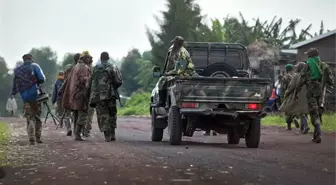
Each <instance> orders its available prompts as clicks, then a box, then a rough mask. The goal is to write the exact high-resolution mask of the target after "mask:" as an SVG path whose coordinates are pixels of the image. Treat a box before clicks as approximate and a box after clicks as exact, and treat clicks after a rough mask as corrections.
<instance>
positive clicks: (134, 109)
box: [118, 92, 151, 116]
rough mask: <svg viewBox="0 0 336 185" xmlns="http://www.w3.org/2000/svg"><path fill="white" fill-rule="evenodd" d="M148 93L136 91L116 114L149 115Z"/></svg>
mask: <svg viewBox="0 0 336 185" xmlns="http://www.w3.org/2000/svg"><path fill="white" fill-rule="evenodd" d="M150 96H151V94H150V93H144V92H140V93H136V94H133V95H132V96H131V99H129V100H127V101H126V102H125V104H124V106H123V107H121V108H119V109H118V115H122V116H130V115H149V104H150Z"/></svg>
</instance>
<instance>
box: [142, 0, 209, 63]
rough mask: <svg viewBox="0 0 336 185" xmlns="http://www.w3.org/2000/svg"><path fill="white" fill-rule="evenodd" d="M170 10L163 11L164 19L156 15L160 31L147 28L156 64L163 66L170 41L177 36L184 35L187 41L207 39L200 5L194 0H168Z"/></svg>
mask: <svg viewBox="0 0 336 185" xmlns="http://www.w3.org/2000/svg"><path fill="white" fill-rule="evenodd" d="M166 6H167V8H168V10H167V11H164V12H162V14H163V20H159V19H158V18H157V17H156V20H157V22H158V24H159V25H160V31H159V32H157V31H151V30H149V29H148V28H147V35H148V39H149V42H150V44H151V46H152V54H153V60H152V63H153V64H154V65H159V66H161V67H162V66H163V63H164V59H165V55H166V52H167V49H168V48H169V47H170V41H171V40H172V39H173V38H174V37H175V36H178V35H179V36H182V37H183V38H184V39H185V40H186V41H203V40H204V41H205V39H207V38H206V35H207V33H206V31H207V28H206V26H205V25H204V24H203V23H202V20H203V17H204V16H202V15H201V9H200V7H199V6H198V5H197V4H195V3H194V0H167V4H166Z"/></svg>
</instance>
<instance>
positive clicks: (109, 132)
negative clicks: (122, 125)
mask: <svg viewBox="0 0 336 185" xmlns="http://www.w3.org/2000/svg"><path fill="white" fill-rule="evenodd" d="M104 137H105V141H106V142H111V131H104Z"/></svg>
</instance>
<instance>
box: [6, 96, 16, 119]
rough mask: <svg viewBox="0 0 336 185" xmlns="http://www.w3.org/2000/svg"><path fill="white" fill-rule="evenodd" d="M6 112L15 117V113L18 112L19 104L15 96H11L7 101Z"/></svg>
mask: <svg viewBox="0 0 336 185" xmlns="http://www.w3.org/2000/svg"><path fill="white" fill-rule="evenodd" d="M6 110H7V111H8V113H9V115H10V116H14V115H15V112H16V110H17V104H16V100H15V98H14V96H13V95H11V96H10V97H9V98H8V100H7V104H6Z"/></svg>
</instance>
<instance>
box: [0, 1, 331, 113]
mask: <svg viewBox="0 0 336 185" xmlns="http://www.w3.org/2000/svg"><path fill="white" fill-rule="evenodd" d="M166 7H167V10H166V11H163V12H161V17H162V18H161V19H160V18H158V17H157V16H155V18H156V20H157V23H158V25H159V26H160V29H159V30H151V29H150V28H147V31H146V33H147V37H148V40H149V42H150V45H151V50H149V51H144V52H140V51H139V50H138V49H136V48H133V49H131V50H130V51H129V52H128V53H127V54H126V56H125V57H123V58H122V59H121V60H114V59H111V60H110V62H111V63H114V64H116V65H117V66H118V67H119V68H120V71H121V73H122V75H123V80H124V84H123V86H122V87H121V94H122V95H124V96H131V95H132V93H134V92H137V91H146V92H149V91H151V89H152V88H154V86H155V84H156V82H157V79H153V78H152V71H151V70H152V67H153V66H154V65H158V66H161V67H162V66H163V63H164V58H165V55H166V52H167V49H168V48H169V47H170V44H169V43H170V41H171V40H172V38H174V37H175V36H176V35H180V36H182V37H184V39H185V40H186V41H198V42H230V43H240V44H243V45H246V46H249V45H251V44H253V43H255V42H256V41H264V42H266V43H268V44H270V45H272V47H277V48H279V49H286V48H289V46H290V45H292V44H295V43H297V42H301V41H304V40H306V39H310V38H312V37H313V36H317V35H319V34H322V33H324V32H325V30H324V25H323V22H322V21H321V25H320V31H319V33H311V31H310V30H311V27H312V25H311V24H310V25H307V27H306V28H305V29H302V30H300V31H298V29H297V26H298V25H299V24H300V22H301V20H300V19H291V20H290V21H289V22H287V23H285V22H283V19H282V18H278V17H274V18H273V20H272V21H270V22H269V21H264V20H261V19H260V18H255V19H252V20H247V19H246V18H245V17H244V16H243V14H242V13H240V14H239V17H233V16H229V15H228V16H226V17H224V18H223V19H213V20H211V23H210V25H208V24H206V23H205V18H206V16H205V15H202V14H201V7H200V6H199V5H198V4H197V3H195V1H194V0H166ZM327 31H329V30H327ZM29 53H31V54H32V55H33V56H34V58H35V61H36V62H37V63H38V64H39V65H40V66H41V68H42V69H43V71H44V73H45V75H46V78H47V82H46V84H44V86H43V87H44V90H45V91H46V92H48V93H51V92H52V88H53V84H54V82H55V80H56V75H57V72H58V71H59V70H63V69H64V66H66V65H67V64H70V63H72V62H73V55H74V53H67V54H65V56H64V57H63V58H62V59H61V60H60V61H59V60H58V58H57V55H56V52H55V51H54V50H53V49H52V48H51V47H49V46H47V47H40V48H33V49H31V51H30V52H29ZM20 62H22V61H18V63H20ZM12 79H13V76H12V74H11V72H10V69H9V68H8V67H7V64H6V61H5V59H4V58H3V57H1V56H0V83H1V86H0V95H1V96H0V116H6V112H5V111H6V110H5V107H6V102H7V99H8V97H9V94H10V91H11V87H12ZM17 99H20V98H19V95H18V96H17ZM18 105H19V108H22V102H20V101H18Z"/></svg>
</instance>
